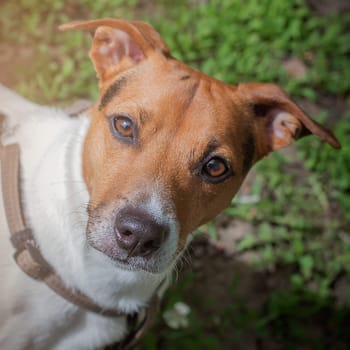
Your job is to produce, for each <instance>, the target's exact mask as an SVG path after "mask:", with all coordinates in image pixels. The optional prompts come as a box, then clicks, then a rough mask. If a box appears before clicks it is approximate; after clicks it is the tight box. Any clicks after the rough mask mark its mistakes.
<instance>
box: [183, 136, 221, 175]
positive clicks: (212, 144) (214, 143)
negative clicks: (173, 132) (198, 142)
mask: <svg viewBox="0 0 350 350" xmlns="http://www.w3.org/2000/svg"><path fill="white" fill-rule="evenodd" d="M219 146H220V143H219V141H218V140H217V139H216V138H212V139H211V140H210V141H209V143H208V144H207V147H206V148H205V149H204V151H203V152H202V153H201V155H200V157H199V160H197V161H195V160H194V152H195V150H196V149H192V150H191V153H190V154H189V156H188V159H189V161H190V162H191V163H190V170H191V171H193V172H195V173H197V172H198V171H200V170H199V169H200V168H201V166H202V165H203V163H204V161H205V159H206V158H207V157H208V155H209V154H210V153H212V152H213V151H215V150H216V149H217V148H218V147H219Z"/></svg>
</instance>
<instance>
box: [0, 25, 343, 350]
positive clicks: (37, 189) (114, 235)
mask: <svg viewBox="0 0 350 350" xmlns="http://www.w3.org/2000/svg"><path fill="white" fill-rule="evenodd" d="M62 29H84V30H88V31H90V32H92V33H93V35H94V37H93V43H92V47H91V51H90V57H91V59H92V62H93V64H94V67H95V70H96V72H97V76H98V79H99V91H100V94H99V99H98V101H97V103H96V104H95V105H94V106H93V107H92V108H91V109H90V110H88V112H87V113H85V114H83V115H81V116H80V117H79V118H70V117H69V116H68V115H67V114H66V113H65V112H63V111H62V110H59V109H53V108H49V107H44V106H39V105H36V104H33V103H31V102H29V101H27V100H25V99H23V98H22V97H20V96H18V95H16V94H15V93H13V92H11V91H10V90H8V89H7V88H5V87H3V86H0V112H1V113H2V114H4V115H5V116H6V120H5V130H4V133H3V135H2V138H1V140H2V142H3V144H5V145H6V144H11V143H18V144H19V145H20V148H21V189H22V198H23V205H24V214H25V217H26V220H27V222H28V224H29V226H30V228H31V229H32V231H33V234H34V236H35V239H36V241H37V243H38V245H39V246H40V250H41V253H42V255H43V256H44V257H45V259H46V260H47V261H48V262H49V263H50V264H51V266H53V267H54V269H55V270H56V272H57V274H58V275H60V276H61V278H62V279H63V281H64V282H65V284H66V285H67V287H69V288H72V289H76V290H79V291H81V292H83V293H84V294H86V295H87V296H89V297H90V298H91V299H92V300H93V301H94V302H96V303H97V304H99V305H101V306H102V307H105V308H112V309H117V310H122V311H125V312H130V313H132V312H135V311H138V310H140V309H141V308H143V307H144V306H145V305H147V303H148V302H149V300H150V298H151V296H152V295H153V293H154V292H155V290H156V288H157V287H158V285H159V284H160V282H161V281H162V280H164V279H165V278H166V276H169V274H170V273H171V271H172V268H173V267H174V265H175V264H176V262H177V260H178V258H179V256H180V255H181V252H182V251H183V250H184V248H185V247H186V244H187V243H188V241H189V239H190V234H191V232H192V231H193V230H194V229H196V228H197V227H198V226H199V225H202V224H204V223H205V222H207V221H209V220H210V219H212V218H214V217H215V216H216V215H217V214H218V213H219V212H220V211H221V210H222V209H224V208H225V207H227V206H228V205H229V204H230V202H231V199H232V197H233V196H234V195H235V193H236V192H237V191H238V189H239V187H240V185H241V183H242V181H243V179H244V177H245V176H246V174H247V172H248V170H249V169H250V168H251V166H252V165H253V164H254V163H256V162H257V161H258V160H259V159H261V158H262V157H264V156H266V155H267V154H268V153H269V152H271V151H273V150H276V149H279V148H281V147H285V146H287V145H289V144H290V142H291V141H292V140H293V139H298V138H300V137H302V136H304V135H307V134H314V135H316V136H318V137H320V138H321V139H323V140H324V141H326V142H328V143H329V144H331V145H332V146H333V147H335V148H339V143H338V142H337V140H336V139H335V138H334V136H333V135H332V134H331V132H329V131H327V130H326V129H325V128H323V127H322V126H320V125H319V124H317V123H316V122H314V121H313V120H311V119H310V118H308V117H307V116H306V115H305V114H304V113H303V111H302V110H301V109H300V108H298V107H297V106H296V105H295V104H294V103H293V102H292V101H291V100H290V98H289V97H288V96H287V95H286V93H285V92H283V90H282V89H281V88H279V87H278V86H276V85H273V84H258V83H249V84H239V85H236V86H232V85H228V84H225V83H223V82H220V81H218V80H215V79H213V78H210V77H208V76H206V75H205V74H203V73H201V72H199V71H197V70H194V69H192V68H190V67H189V66H187V65H185V64H184V63H182V62H180V61H178V60H176V59H174V58H173V57H172V56H171V54H170V52H169V49H168V47H167V46H166V44H165V43H164V42H163V40H162V39H161V37H160V36H159V34H158V33H157V32H156V31H155V30H154V29H153V28H152V27H151V26H150V25H148V24H146V23H141V22H127V21H124V20H114V19H101V20H91V21H85V22H76V23H71V24H67V25H64V26H63V27H62ZM76 78H77V79H78V74H77V77H76ZM0 202H1V201H0ZM0 210H1V205H0ZM2 220H4V218H2ZM3 225H4V222H1V226H0V231H1V233H2V232H3ZM0 247H1V254H0V274H1V293H0V295H1V296H0V301H1V303H0V315H1V316H0V348H1V349H7V350H17V349H35V350H39V349H45V350H47V349H56V350H58V349H66V350H68V349H69V350H71V349H75V350H77V349H95V348H97V347H103V346H105V345H107V344H110V343H112V342H115V341H119V340H120V339H122V338H123V337H124V336H125V333H126V320H125V317H117V318H108V317H104V316H100V315H97V314H95V313H91V312H89V311H86V310H84V309H82V308H79V307H77V306H75V305H73V304H71V303H69V302H68V301H66V300H65V299H63V298H61V297H60V296H58V295H57V294H55V293H54V292H53V291H52V290H51V289H49V288H48V287H47V286H46V285H45V284H43V283H41V282H37V281H35V280H33V279H31V278H29V277H28V276H26V275H25V274H24V273H23V272H22V271H21V270H20V269H19V268H18V267H17V266H16V264H15V262H14V261H13V258H12V254H13V248H12V246H11V244H10V242H9V237H8V236H7V235H4V234H1V235H0Z"/></svg>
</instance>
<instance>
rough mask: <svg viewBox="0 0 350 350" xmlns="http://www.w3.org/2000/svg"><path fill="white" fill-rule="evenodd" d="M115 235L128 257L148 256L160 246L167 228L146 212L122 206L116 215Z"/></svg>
mask: <svg viewBox="0 0 350 350" xmlns="http://www.w3.org/2000/svg"><path fill="white" fill-rule="evenodd" d="M114 229H115V235H116V240H117V244H118V246H119V248H121V249H122V250H124V251H125V252H126V253H127V254H128V257H130V256H133V257H136V256H142V257H146V256H150V255H151V254H152V253H154V252H155V251H156V250H158V249H159V248H160V246H161V245H162V243H163V242H164V240H165V239H166V237H167V233H168V230H167V228H166V227H165V226H164V225H161V224H159V223H157V222H156V221H155V219H154V218H153V217H151V216H150V215H149V214H148V213H146V212H145V211H143V210H140V209H135V208H124V209H123V210H121V211H120V212H119V213H118V214H117V217H116V221H115V226H114Z"/></svg>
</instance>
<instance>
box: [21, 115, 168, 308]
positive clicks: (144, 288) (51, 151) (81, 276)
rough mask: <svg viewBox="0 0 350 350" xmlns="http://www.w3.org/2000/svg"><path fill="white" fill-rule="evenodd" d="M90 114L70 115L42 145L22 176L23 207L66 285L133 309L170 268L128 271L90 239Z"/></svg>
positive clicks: (111, 304)
mask: <svg viewBox="0 0 350 350" xmlns="http://www.w3.org/2000/svg"><path fill="white" fill-rule="evenodd" d="M89 120H90V119H89V118H88V117H87V116H85V117H81V118H79V119H77V120H66V121H65V123H66V125H65V126H64V127H63V128H62V129H61V131H60V132H58V133H56V137H55V138H54V139H52V140H51V142H50V144H49V145H48V144H46V145H45V146H44V147H45V148H46V151H45V152H43V154H42V157H41V159H38V163H37V166H36V167H35V168H33V169H32V171H31V172H30V173H31V174H29V178H27V179H25V181H24V182H25V186H24V187H25V189H24V191H25V202H26V205H25V208H26V210H28V214H29V215H28V216H29V218H30V220H29V225H30V226H31V229H32V230H33V233H34V235H35V237H36V239H37V241H38V242H39V245H40V249H41V251H42V254H43V255H44V257H45V258H46V259H47V261H48V262H49V263H50V264H51V265H52V266H53V267H54V269H55V270H56V271H57V273H58V274H59V275H60V276H61V277H62V279H63V280H64V282H65V283H67V286H69V287H72V288H77V289H79V290H81V291H82V292H83V293H85V294H86V295H88V296H89V297H90V298H91V299H92V300H94V301H95V302H97V303H98V304H100V305H101V306H103V307H107V308H118V309H119V310H122V311H126V312H133V311H137V310H138V309H139V308H140V307H143V306H144V305H146V304H147V302H148V301H149V299H150V297H151V296H152V294H153V293H154V290H155V289H156V288H157V286H158V285H159V283H160V282H161V281H162V280H163V279H164V277H165V275H166V273H163V274H149V273H147V272H144V271H126V270H124V269H121V268H119V267H117V266H116V265H115V264H114V263H113V262H112V261H111V260H110V259H109V258H108V257H106V256H105V255H103V254H102V253H100V252H98V251H96V250H95V249H94V248H92V247H90V246H89V245H88V244H87V241H86V236H85V230H86V225H87V220H88V214H87V211H86V208H87V204H88V201H89V195H88V192H87V189H86V186H85V183H84V181H83V177H82V147H83V141H84V138H85V134H86V132H87V129H88V126H89ZM24 167H25V166H24ZM25 175H26V174H25Z"/></svg>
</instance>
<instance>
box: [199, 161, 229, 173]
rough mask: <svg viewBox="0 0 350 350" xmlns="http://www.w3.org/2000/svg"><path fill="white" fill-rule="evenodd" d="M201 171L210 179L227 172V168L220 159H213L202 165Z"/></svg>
mask: <svg viewBox="0 0 350 350" xmlns="http://www.w3.org/2000/svg"><path fill="white" fill-rule="evenodd" d="M203 170H204V172H205V173H206V174H207V175H209V176H210V177H220V176H222V175H224V174H225V173H226V172H227V170H228V168H227V165H226V163H225V162H224V161H223V160H222V159H220V158H217V157H214V158H212V159H210V160H209V161H208V162H207V163H206V164H205V165H204V169H203Z"/></svg>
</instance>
